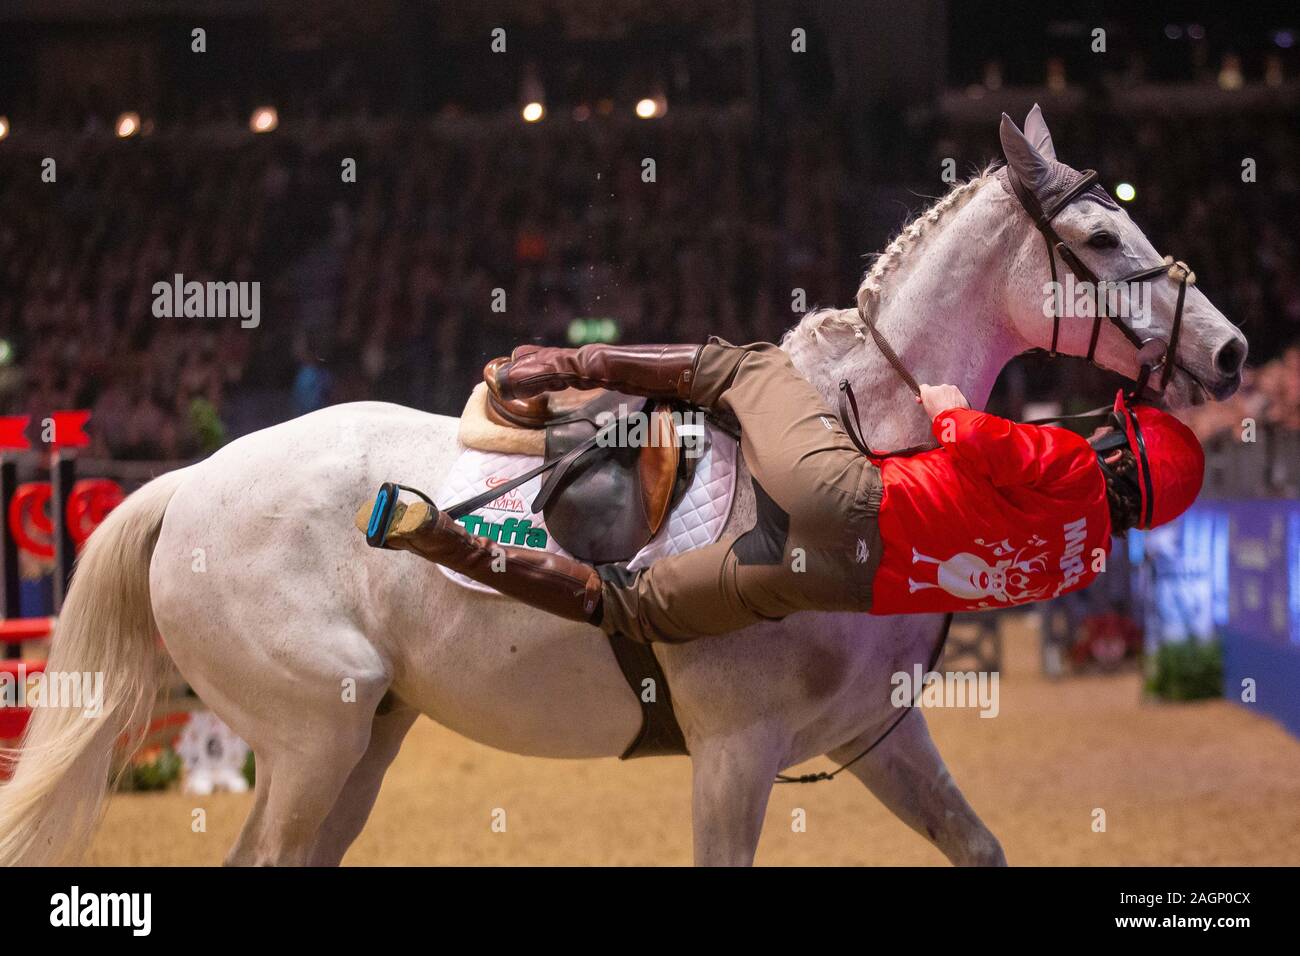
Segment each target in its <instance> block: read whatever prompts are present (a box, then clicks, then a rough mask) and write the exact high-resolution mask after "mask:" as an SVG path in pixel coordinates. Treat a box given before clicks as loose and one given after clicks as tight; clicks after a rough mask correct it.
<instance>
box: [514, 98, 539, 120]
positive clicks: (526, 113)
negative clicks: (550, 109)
mask: <svg viewBox="0 0 1300 956" xmlns="http://www.w3.org/2000/svg"><path fill="white" fill-rule="evenodd" d="M519 115H520V116H522V117H523V118H524V122H525V123H536V122H538V121H539V120H541V119H542V117H544V116H545V115H546V107H545V106H543V105H542V104H541V103H538V102H537V101H536V100H534V101H533V102H531V103H525V104H524V108H523V109H522V110H520V112H519Z"/></svg>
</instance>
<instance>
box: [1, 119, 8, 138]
mask: <svg viewBox="0 0 1300 956" xmlns="http://www.w3.org/2000/svg"><path fill="white" fill-rule="evenodd" d="M8 135H9V117H7V116H0V139H4V138H5V137H6V136H8Z"/></svg>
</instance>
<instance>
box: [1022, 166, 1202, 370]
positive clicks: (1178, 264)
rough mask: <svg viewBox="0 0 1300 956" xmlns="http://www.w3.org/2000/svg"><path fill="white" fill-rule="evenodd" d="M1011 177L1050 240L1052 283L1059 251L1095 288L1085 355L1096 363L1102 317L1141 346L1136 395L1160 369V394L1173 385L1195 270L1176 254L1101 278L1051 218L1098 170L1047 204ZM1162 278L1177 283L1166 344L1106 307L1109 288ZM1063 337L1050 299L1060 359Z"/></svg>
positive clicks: (1084, 175) (1054, 343)
mask: <svg viewBox="0 0 1300 956" xmlns="http://www.w3.org/2000/svg"><path fill="white" fill-rule="evenodd" d="M1006 173H1007V181H1008V182H1009V183H1010V184H1011V189H1012V191H1013V192H1014V193H1015V195H1016V198H1017V199H1018V200H1020V205H1021V206H1022V207H1023V208H1024V210H1025V212H1027V213H1028V214H1029V217H1030V218H1031V219H1033V221H1034V226H1035V228H1037V229H1038V231H1039V232H1040V233H1041V234H1042V236H1043V240H1044V241H1045V242H1046V243H1047V261H1048V264H1049V265H1050V266H1051V270H1052V284H1053V286H1054V287H1055V286H1057V285H1058V278H1057V269H1056V257H1057V256H1058V255H1059V256H1060V257H1061V260H1062V261H1063V262H1064V263H1065V264H1066V266H1067V267H1069V269H1070V271H1071V272H1072V273H1074V276H1075V278H1076V279H1078V280H1079V281H1080V282H1086V283H1089V284H1090V285H1091V286H1092V289H1093V302H1094V305H1095V309H1094V311H1095V313H1096V315H1095V316H1094V318H1093V322H1092V334H1091V336H1090V337H1089V339H1088V354H1087V359H1088V361H1089V362H1092V363H1093V364H1094V365H1095V364H1097V363H1096V356H1097V343H1098V341H1099V340H1100V338H1101V326H1102V322H1103V321H1109V322H1110V324H1111V325H1113V326H1115V328H1117V329H1119V331H1120V332H1121V333H1122V334H1123V336H1124V337H1125V338H1126V339H1128V340H1129V341H1130V342H1131V343H1133V346H1134V348H1136V349H1137V350H1138V365H1139V368H1140V372H1139V375H1138V379H1137V388H1136V389H1135V391H1136V393H1137V394H1138V395H1141V394H1143V393H1144V392H1145V391H1146V388H1147V382H1148V380H1149V378H1150V376H1151V373H1152V372H1153V371H1155V370H1156V369H1159V370H1160V387H1159V389H1158V392H1159V393H1163V392H1164V390H1165V388H1166V387H1167V386H1168V385H1169V379H1170V377H1171V376H1172V375H1173V373H1174V366H1175V365H1176V364H1177V359H1178V337H1179V333H1180V332H1181V331H1182V327H1183V305H1184V304H1185V302H1186V301H1187V287H1188V286H1189V285H1195V284H1196V273H1194V272H1193V271H1192V270H1191V269H1190V268H1189V267H1188V265H1187V263H1185V262H1182V261H1179V260H1176V259H1174V257H1173V256H1165V257H1164V260H1163V261H1161V262H1160V263H1159V264H1158V265H1154V266H1150V267H1148V268H1145V269H1138V270H1137V271H1135V272H1130V273H1129V274H1127V275H1124V276H1120V277H1119V278H1116V279H1108V280H1103V279H1101V278H1099V277H1098V276H1097V273H1095V272H1093V271H1092V269H1091V268H1089V267H1088V264H1087V263H1086V262H1084V261H1083V260H1082V259H1080V258H1079V256H1078V254H1077V253H1076V252H1075V251H1074V250H1073V249H1072V248H1070V244H1069V243H1068V242H1066V241H1065V240H1064V239H1062V238H1061V236H1060V234H1059V233H1058V232H1057V231H1056V229H1055V228H1054V227H1053V226H1052V220H1053V219H1055V218H1056V217H1057V215H1059V214H1060V212H1061V210H1062V209H1064V208H1065V207H1066V206H1068V205H1070V203H1072V202H1074V201H1075V200H1076V199H1079V198H1080V197H1081V196H1083V195H1084V194H1085V193H1087V192H1088V191H1089V190H1091V189H1092V188H1093V187H1094V186H1096V185H1097V172H1096V170H1092V169H1085V170H1083V173H1082V175H1081V177H1080V178H1079V181H1078V182H1076V183H1075V184H1074V185H1073V186H1071V187H1070V188H1068V189H1067V190H1066V191H1065V192H1063V193H1062V194H1061V195H1060V196H1059V197H1057V199H1056V200H1055V201H1054V202H1052V204H1051V205H1049V206H1047V207H1046V208H1044V207H1043V204H1042V203H1041V202H1039V201H1038V197H1037V196H1036V195H1034V192H1033V190H1031V189H1029V188H1028V187H1027V186H1025V184H1024V183H1023V182H1022V181H1021V179H1020V177H1019V176H1017V175H1016V174H1015V172H1014V171H1013V170H1011V169H1010V168H1008V169H1007V171H1006ZM1161 276H1168V277H1169V278H1170V279H1173V280H1174V281H1175V282H1177V283H1178V300H1177V302H1176V303H1175V304H1174V319H1173V324H1172V326H1171V327H1170V330H1169V341H1168V343H1161V342H1160V340H1159V339H1155V338H1147V339H1144V338H1143V337H1142V336H1140V335H1139V334H1138V333H1137V331H1136V330H1135V329H1134V328H1133V327H1132V326H1131V325H1129V324H1128V323H1126V322H1125V321H1124V320H1123V319H1122V318H1120V317H1119V316H1114V315H1110V314H1109V313H1108V312H1107V311H1106V297H1105V296H1104V295H1103V294H1102V289H1103V287H1105V286H1119V285H1123V284H1126V283H1130V282H1146V281H1148V280H1151V279H1158V278H1160V277H1161ZM1060 338H1061V313H1060V311H1059V310H1058V309H1057V308H1056V301H1055V298H1053V302H1052V345H1051V347H1050V348H1049V349H1048V353H1047V354H1048V355H1049V356H1050V357H1052V358H1056V356H1057V354H1058V352H1057V345H1058V344H1059V342H1060Z"/></svg>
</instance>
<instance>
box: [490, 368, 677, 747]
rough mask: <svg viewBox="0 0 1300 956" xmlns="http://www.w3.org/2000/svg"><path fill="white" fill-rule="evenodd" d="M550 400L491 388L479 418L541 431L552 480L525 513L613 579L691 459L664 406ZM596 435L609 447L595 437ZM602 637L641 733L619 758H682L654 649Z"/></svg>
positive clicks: (659, 516) (616, 398) (603, 399)
mask: <svg viewBox="0 0 1300 956" xmlns="http://www.w3.org/2000/svg"><path fill="white" fill-rule="evenodd" d="M557 397H559V398H561V399H562V396H553V395H546V396H540V397H539V398H535V399H529V400H527V401H524V402H520V401H508V402H501V401H498V400H497V399H496V398H495V396H493V395H492V393H491V391H490V390H489V392H488V397H487V406H486V410H485V411H486V416H487V418H488V419H489V420H490V421H492V422H494V423H495V424H497V425H503V426H507V427H511V428H528V429H545V434H546V454H545V462H544V464H543V465H542V466H541V469H542V470H549V471H550V475H549V477H548V478H547V479H546V481H545V483H544V484H543V485H542V488H541V491H540V492H539V493H538V495H537V497H536V498H535V499H534V500H533V503H532V510H533V511H534V512H537V511H541V512H542V514H543V516H544V517H545V518H546V527H547V528H548V529H549V531H550V533H551V534H552V535H554V537H555V540H556V541H558V542H559V543H560V545H562V546H563V547H564V549H565V550H566V551H568V552H569V553H570V554H572V555H574V556H575V557H578V558H581V559H583V560H586V561H589V562H591V563H592V564H596V565H605V568H604V569H603V570H602V571H601V574H602V576H604V575H606V574H612V575H614V576H618V575H619V574H620V573H621V571H622V568H621V562H626V561H628V560H630V559H631V558H632V557H633V556H635V555H636V553H637V552H638V551H640V550H641V549H642V548H643V547H645V546H646V545H647V544H648V543H649V542H650V539H651V538H653V537H654V536H655V535H656V534H657V533H658V532H659V529H660V528H662V527H663V523H664V522H665V521H666V520H667V519H668V515H669V514H670V513H671V511H672V509H673V507H674V506H675V505H676V504H677V502H679V501H680V500H681V498H682V496H683V495H684V494H685V493H686V489H687V488H689V487H690V484H691V481H692V479H693V478H694V475H695V463H696V461H697V460H698V459H697V456H695V455H691V454H686V453H685V452H684V449H683V447H682V440H681V436H679V435H678V432H677V427H676V421H675V420H674V418H673V411H674V410H675V407H674V406H673V405H671V404H668V403H665V402H656V401H651V400H646V399H641V398H633V397H631V396H628V395H623V394H621V393H619V392H610V391H602V392H601V393H600V394H598V395H597V396H596V397H595V398H591V399H588V400H587V401H585V402H583V403H582V404H579V405H577V406H576V407H574V406H569V407H565V406H564V405H563V404H562V401H555V399H556V398H557ZM685 407H687V406H680V408H685ZM637 428H640V432H636V431H634V429H637ZM602 429H603V430H605V433H606V435H607V437H608V439H609V440H607V441H600V440H599V439H598V436H599V435H600V434H601V432H602ZM697 440H698V439H697ZM538 473H542V471H540V470H539V471H538ZM515 480H518V479H515ZM499 492H500V489H499V488H498V489H494V490H492V491H489V492H486V493H485V494H487V495H489V496H491V495H494V494H497V493H499ZM608 638H609V646H610V650H612V651H613V652H614V659H615V660H616V661H617V662H618V666H619V670H621V671H622V672H623V679H624V680H626V681H627V685H628V687H629V688H631V690H632V693H633V695H634V696H635V697H636V700H637V703H638V704H640V706H641V727H640V729H639V730H638V732H637V735H636V737H634V738H633V739H632V741H631V742H630V743H629V744H628V745H627V748H626V749H625V750H624V751H623V753H622V759H623V760H629V759H631V758H634V757H656V756H675V755H681V754H685V753H687V752H688V751H687V748H686V739H685V736H684V735H683V733H682V729H681V725H680V724H678V722H677V715H676V713H675V712H674V710H673V700H672V692H671V690H670V689H669V687H668V677H667V675H666V674H664V671H663V667H662V666H661V665H660V664H659V659H658V658H657V657H656V656H655V652H654V649H653V647H652V646H651V645H649V644H641V643H637V642H635V641H630V640H628V639H627V638H626V637H624V636H623V635H621V634H609V635H608ZM647 681H649V682H651V684H652V685H653V686H654V687H655V688H656V689H657V691H656V694H654V695H652V696H651V698H650V699H649V700H647V699H646V696H645V695H644V694H643V689H644V688H645V686H646V683H647Z"/></svg>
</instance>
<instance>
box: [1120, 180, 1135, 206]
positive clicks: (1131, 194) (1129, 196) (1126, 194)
mask: <svg viewBox="0 0 1300 956" xmlns="http://www.w3.org/2000/svg"><path fill="white" fill-rule="evenodd" d="M1136 197H1137V190H1136V189H1134V188H1133V184H1132V183H1120V184H1119V185H1117V186H1116V187H1115V198H1116V199H1118V200H1120V201H1121V202H1132V201H1133V200H1134V199H1135V198H1136Z"/></svg>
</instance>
